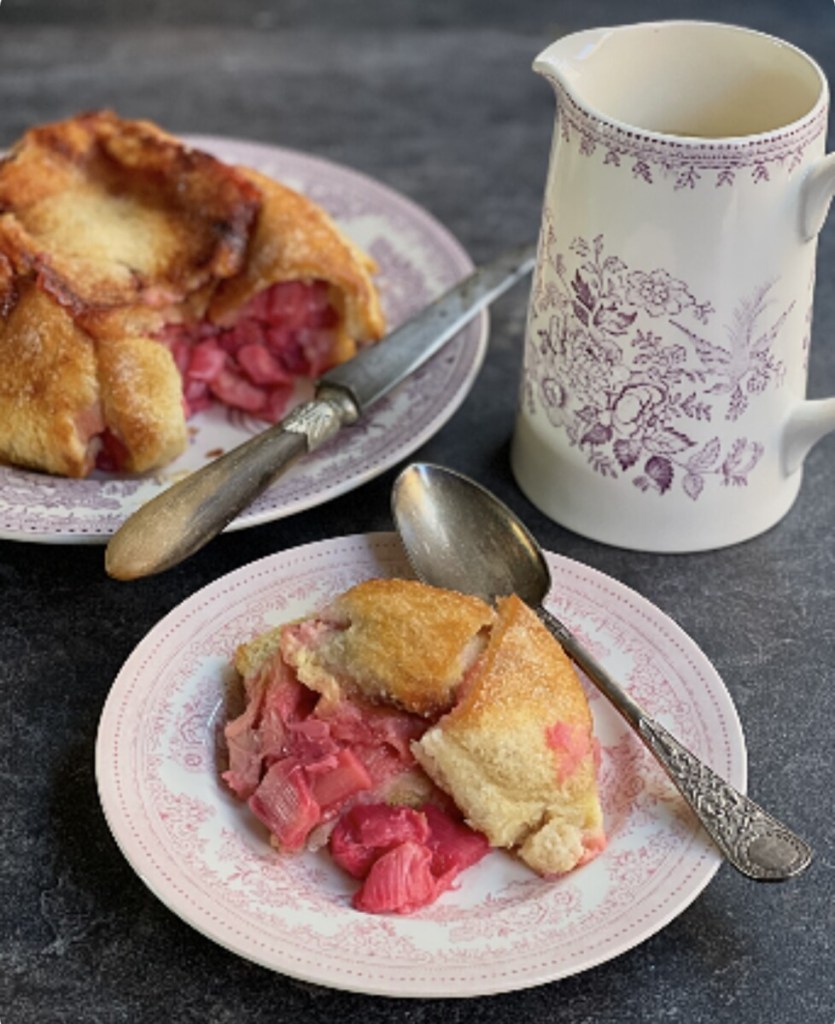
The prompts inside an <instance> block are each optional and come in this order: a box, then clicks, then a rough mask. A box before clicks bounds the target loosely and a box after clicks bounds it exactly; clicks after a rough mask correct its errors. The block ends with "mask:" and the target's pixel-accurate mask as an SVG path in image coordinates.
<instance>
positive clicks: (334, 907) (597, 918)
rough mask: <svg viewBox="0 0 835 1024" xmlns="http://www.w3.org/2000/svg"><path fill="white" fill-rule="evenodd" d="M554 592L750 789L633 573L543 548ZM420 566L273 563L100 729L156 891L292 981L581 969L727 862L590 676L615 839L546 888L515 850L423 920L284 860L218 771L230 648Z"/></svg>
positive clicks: (181, 627)
mask: <svg viewBox="0 0 835 1024" xmlns="http://www.w3.org/2000/svg"><path fill="white" fill-rule="evenodd" d="M548 562H549V565H550V567H551V570H552V573H553V577H554V587H553V590H552V593H551V596H550V598H549V601H548V604H549V606H550V608H551V610H552V611H554V612H555V613H556V614H558V615H559V616H560V617H561V618H562V619H564V620H565V621H566V622H567V623H568V625H569V626H570V627H571V628H572V629H573V630H575V631H576V632H577V633H578V634H579V635H580V636H581V637H582V638H583V639H584V640H585V641H586V642H587V643H588V645H589V646H590V648H591V649H592V650H593V651H594V653H595V654H596V655H597V657H598V658H599V659H600V660H601V661H603V662H604V663H605V664H606V665H608V666H609V667H610V668H611V669H612V670H614V672H615V673H616V674H617V675H618V677H619V678H620V679H622V680H623V681H624V682H625V683H626V684H627V685H628V686H629V687H630V689H631V690H632V692H633V693H634V694H635V695H636V696H637V697H638V698H639V699H640V700H641V701H643V702H644V703H645V704H646V706H647V707H648V708H649V710H650V711H651V712H652V713H654V714H655V715H656V716H657V717H658V718H659V719H660V720H661V721H662V722H663V723H664V724H665V725H666V726H667V727H668V728H669V729H671V730H672V731H673V732H674V733H675V734H676V735H678V736H679V737H680V738H681V739H682V740H683V741H684V742H685V743H686V744H687V745H688V746H689V747H690V748H691V749H692V750H693V751H694V752H695V753H697V754H698V755H699V756H701V757H702V758H703V759H704V760H705V761H706V762H707V763H708V764H710V765H711V766H712V767H713V768H714V769H716V770H717V771H718V772H720V773H721V774H722V775H723V776H724V777H725V778H726V779H727V780H728V781H729V782H731V783H732V784H733V785H735V786H736V787H737V788H738V789H740V790H743V791H744V788H745V782H746V756H745V744H744V740H743V736H742V731H741V729H740V725H739V721H738V719H737V715H736V711H735V709H734V706H733V703H732V701H731V698H730V696H729V695H728V692H727V690H726V689H725V687H724V685H723V684H722V681H721V679H720V678H719V676H718V675H717V673H716V671H715V670H714V669H713V667H712V666H711V664H710V662H709V661H708V660H707V658H706V657H705V656H704V654H702V652H701V651H700V650H699V648H698V647H697V646H696V645H695V643H694V642H693V641H692V640H691V639H690V638H689V637H688V636H687V635H686V634H685V633H683V632H682V630H681V629H680V628H679V627H678V626H676V624H675V623H674V622H672V621H671V620H670V619H669V618H667V616H665V615H664V614H663V613H662V612H660V611H659V610H658V609H657V608H655V607H654V606H653V605H651V604H650V603H649V602H648V601H646V600H645V599H644V598H642V597H640V596H639V595H638V594H636V593H635V592H634V591H632V590H630V589H628V588H627V587H625V586H623V585H622V584H620V583H618V582H616V581H615V580H613V579H610V578H609V577H607V576H605V575H603V574H602V573H600V572H597V571H596V570H593V569H590V568H587V567H585V566H583V565H580V564H579V563H577V562H573V561H571V560H569V559H566V558H562V557H560V556H557V555H548ZM394 575H410V573H409V570H408V567H407V563H406V561H405V558H404V555H403V552H402V548H401V546H400V542H399V540H398V538H397V536H396V534H390V533H379V534H370V535H357V536H349V537H343V538H337V539H333V540H327V541H322V542H319V543H316V544H308V545H306V546H304V547H299V548H295V549H292V550H290V551H285V552H282V553H280V554H276V555H271V556H270V557H268V558H264V559H262V560H260V561H257V562H254V563H252V564H251V565H249V566H246V567H244V568H242V569H238V570H237V571H235V572H233V573H230V574H229V575H227V576H224V577H223V578H221V579H219V580H217V581H215V582H214V583H212V584H210V585H209V586H207V587H205V588H204V589H202V590H200V591H198V592H197V593H196V594H194V595H193V596H192V597H190V598H188V599H187V600H186V601H184V602H183V603H182V604H181V605H180V606H179V607H177V608H176V609H174V610H173V611H172V612H170V613H169V614H168V615H167V616H166V617H165V618H164V619H162V621H161V622H159V623H158V624H157V625H156V626H155V627H154V628H153V629H152V630H151V631H150V633H149V634H148V635H147V636H146V637H145V639H144V640H143V641H142V642H141V643H140V644H139V646H138V647H137V648H136V650H135V651H134V652H133V653H132V654H131V656H130V657H129V658H128V660H127V662H126V663H125V665H124V667H123V668H122V670H121V672H120V673H119V675H118V677H117V678H116V680H115V682H114V684H113V687H112V690H111V692H110V695H109V697H108V699H107V702H106V705H105V708H104V711H103V713H102V717H101V722H100V726H99V733H98V741H97V750H96V772H97V778H98V785H99V793H100V797H101V801H102V806H103V808H104V811H105V815H106V817H107V820H108V823H109V825H110V828H111V830H112V832H113V835H114V836H115V837H116V840H117V842H118V843H119V845H120V847H121V849H122V851H123V853H124V854H125V856H126V857H127V859H128V860H129V862H130V863H131V865H132V866H133V868H134V869H135V870H136V872H137V873H138V875H139V876H140V878H142V880H143V881H144V882H145V883H146V884H147V885H148V886H149V888H150V889H151V890H152V891H153V892H154V893H155V894H156V895H157V896H158V897H159V898H160V899H161V900H162V901H163V902H164V903H166V904H167V906H168V907H169V908H170V909H171V910H173V911H174V912H175V913H177V914H179V915H180V916H181V917H182V918H183V919H184V920H185V921H187V922H188V923H189V924H191V925H192V926H193V927H194V928H196V929H197V930H198V931H200V932H202V933H203V934H204V935H206V936H208V937H209V938H211V939H213V940H214V941H215V942H218V943H220V944H221V945H223V946H226V947H227V948H228V949H230V950H232V951H233V952H235V953H237V954H239V955H240V956H243V957H246V958H248V959H250V960H253V961H255V962H256V963H259V964H262V965H264V966H265V967H268V968H271V969H273V970H276V971H280V972H281V973H283V974H286V975H290V976H292V977H295V978H300V979H304V980H306V981H310V982H317V983H319V984H321V985H327V986H331V987H334V988H340V989H347V990H352V991H361V992H367V993H373V994H382V995H388V996H427V997H429V996H462V997H463V996H474V995H486V994H490V993H497V992H503V991H509V990H514V989H520V988H525V987H528V986H533V985H538V984H541V983H544V982H549V981H553V980H555V979H558V978H563V977H566V976H568V975H572V974H575V973H577V972H579V971H583V970H586V969H588V968H591V967H593V966H595V965H596V964H599V963H602V962H603V961H606V960H609V959H611V958H612V957H615V956H618V955H620V954H622V953H624V952H626V951H627V950H629V949H631V948H632V947H634V946H635V945H637V944H638V943H639V942H642V941H643V940H644V939H646V938H648V937H649V936H651V935H653V934H654V933H655V932H657V931H658V930H659V929H661V928H663V927H664V926H665V925H666V924H667V923H668V922H670V921H671V920H672V919H673V918H674V917H676V916H677V915H678V914H680V913H681V912H682V911H683V910H684V909H685V907H687V906H688V905H689V904H690V903H691V902H692V901H693V900H694V899H695V898H696V897H697V896H698V895H699V893H700V892H701V891H702V889H704V887H705V886H706V885H707V884H708V882H709V881H710V879H711V878H712V877H713V875H714V874H715V872H716V870H717V868H718V867H719V864H720V856H719V854H718V852H717V851H716V850H715V848H714V847H713V846H712V845H711V843H710V841H709V840H708V839H707V838H706V837H705V835H704V834H703V833H702V831H701V830H700V828H699V826H698V825H697V824H696V823H695V820H694V818H693V817H692V816H691V815H690V812H689V811H688V810H687V808H686V807H685V806H684V804H683V802H682V801H681V800H680V798H679V797H678V794H677V793H676V791H675V790H674V789H673V787H672V784H671V783H669V781H668V780H667V778H666V776H665V775H664V774H663V773H662V771H661V770H660V769H659V768H658V766H657V765H656V763H655V762H654V761H653V760H652V759H651V757H650V756H649V754H648V753H647V752H646V751H645V750H644V748H643V747H642V745H641V744H640V742H639V741H638V740H637V739H636V738H635V737H634V735H633V734H632V733H631V732H630V731H629V729H628V727H626V725H625V724H624V723H623V721H622V720H621V719H620V717H619V716H618V715H617V713H616V712H614V711H613V710H612V708H611V707H610V706H609V705H608V704H607V703H606V701H605V699H604V698H602V697H600V696H598V695H597V693H596V692H595V691H593V690H592V689H591V687H589V698H590V701H591V706H592V710H593V713H594V719H595V728H596V734H597V737H598V739H599V741H600V743H601V747H602V762H601V775H600V784H601V795H602V802H603V807H604V814H605V822H606V829H607V833H608V837H609V843H608V846H607V848H606V850H605V851H604V852H603V853H602V854H601V855H600V856H599V857H598V858H597V859H596V860H594V861H592V862H591V863H589V864H587V865H585V866H584V867H582V868H580V869H578V870H576V871H574V872H572V873H571V874H569V875H567V876H565V877H563V878H562V879H560V880H558V881H552V882H546V881H544V880H542V879H540V878H538V877H537V876H535V875H534V874H533V873H532V872H530V871H529V870H528V869H527V868H526V867H525V866H524V865H522V864H521V863H520V862H517V861H515V860H514V859H513V858H512V857H511V856H509V855H508V854H506V853H504V852H500V851H494V852H492V853H490V854H489V855H488V856H487V857H486V858H485V859H484V860H483V861H482V862H480V863H479V864H478V865H476V866H475V867H473V868H470V869H469V870H468V871H467V872H465V873H464V874H463V875H462V876H461V879H460V885H459V887H458V888H457V889H456V890H454V891H450V892H447V893H445V894H444V895H443V896H441V898H440V899H439V900H438V901H437V902H436V903H435V904H434V905H433V906H431V907H427V908H425V909H423V910H421V911H419V912H417V913H415V914H414V915H412V916H408V917H398V916H394V915H392V916H376V915H368V914H363V913H360V912H358V911H356V910H354V909H352V907H351V905H350V897H351V893H352V891H353V888H354V886H355V884H356V883H354V882H353V881H352V880H351V879H349V878H348V877H347V876H346V875H343V874H342V873H341V872H340V871H339V870H338V869H337V868H335V867H334V865H333V864H332V863H331V861H330V859H329V856H328V854H327V852H325V851H320V852H317V853H305V854H302V855H296V856H282V855H280V854H278V853H276V851H275V850H274V849H273V848H272V847H271V846H270V845H269V843H268V841H267V835H266V832H265V830H264V829H263V828H262V827H261V826H260V824H259V823H258V822H256V821H255V820H254V818H253V817H252V815H251V814H250V812H249V811H248V809H247V808H246V806H245V805H243V804H241V803H240V802H238V801H237V800H235V799H234V798H233V797H232V796H231V794H230V793H229V792H228V791H227V790H226V788H225V786H224V784H223V783H222V781H221V779H220V777H219V771H220V765H221V762H222V754H221V748H220V743H219V735H220V729H221V727H222V724H223V722H224V718H225V708H226V700H227V689H228V686H229V683H230V680H231V676H232V673H231V671H230V667H229V663H230V658H231V656H232V653H233V651H234V649H235V647H236V645H237V644H239V643H241V642H243V641H245V640H247V639H249V638H251V637H252V636H253V635H254V634H256V633H258V632H260V631H262V630H264V629H266V628H269V627H270V626H272V625H276V624H278V623H280V622H282V621H287V620H290V619H294V618H296V617H298V616H301V615H303V614H305V613H309V612H311V611H312V610H314V609H315V608H317V607H318V606H320V605H321V604H322V603H323V602H325V601H327V600H328V598H330V597H331V596H332V595H334V594H336V593H337V592H339V591H341V590H343V589H345V588H347V587H348V586H350V585H351V584H353V583H356V582H358V581H359V580H361V579H365V578H368V577H371V576H394Z"/></svg>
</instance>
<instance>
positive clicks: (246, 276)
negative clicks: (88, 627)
mask: <svg viewBox="0 0 835 1024" xmlns="http://www.w3.org/2000/svg"><path fill="white" fill-rule="evenodd" d="M371 267H372V265H371V263H370V261H369V260H368V258H367V257H366V256H365V255H364V254H362V253H360V252H359V250H357V249H356V247H355V246H354V245H353V244H352V243H351V242H350V241H349V240H347V239H346V238H345V237H344V236H343V235H342V233H341V232H340V231H339V229H338V227H337V226H336V225H335V224H334V223H333V221H332V220H331V219H330V218H329V217H328V216H327V215H326V214H325V213H324V212H323V211H321V210H320V209H319V208H318V207H317V206H316V205H315V204H313V203H312V202H311V201H310V200H308V199H306V198H305V197H303V196H300V195H298V194H297V193H294V192H292V191H291V190H289V189H286V188H284V187H283V186H279V185H277V184H276V183H274V182H272V181H270V180H269V179H267V178H265V177H263V176H262V175H259V174H257V173H256V172H254V171H249V170H247V169H245V168H235V167H231V166H228V165H226V164H223V163H222V162H221V161H219V160H217V159H215V158H214V157H213V156H211V155H209V154H208V153H202V152H199V151H197V150H194V149H191V148H189V147H187V146H185V145H183V144H182V143H181V142H180V141H179V140H178V139H176V138H175V137H174V136H172V135H170V134H168V133H167V132H165V131H163V130H162V129H160V128H158V127H157V126H156V125H154V124H152V123H151V122H148V121H141V120H138V121H128V120H123V119H120V118H118V117H117V116H116V115H115V114H113V113H111V112H109V111H100V112H95V113H89V114H82V115H79V116H78V117H74V118H71V119H69V120H66V121H61V122H56V123H54V124H47V125H42V126H39V127H36V128H33V129H31V130H30V131H28V132H26V133H25V135H24V136H23V137H22V139H21V140H20V141H19V142H18V143H17V145H15V146H14V147H13V148H12V150H11V152H10V153H9V155H8V156H7V157H6V158H5V159H4V160H2V161H0V359H2V366H3V374H2V383H0V460H4V461H8V462H12V463H16V464H20V465H24V466H28V467H31V468H35V469H42V470H45V471H47V472H51V473H58V474H62V475H67V476H84V475H86V474H87V473H88V472H89V471H90V469H91V468H92V465H93V463H94V461H95V457H96V452H97V449H98V446H99V435H101V434H102V433H103V432H104V431H105V430H106V431H107V432H108V433H109V434H111V435H112V436H113V438H114V439H115V442H116V443H117V445H118V448H119V449H120V450H121V451H122V452H123V453H124V461H123V464H122V466H121V467H120V468H123V469H128V470H132V471H137V472H141V471H144V470H147V469H152V468H155V467H158V466H161V465H164V464H165V463H167V462H169V461H170V460H171V459H173V458H174V457H176V456H177V455H178V454H179V453H180V452H181V451H182V450H183V449H184V448H185V445H186V428H185V413H184V409H183V402H182V384H183V381H182V378H181V373H180V370H179V369H178V367H177V365H175V362H174V360H173V359H172V358H171V356H170V355H169V353H168V352H167V351H165V350H164V349H163V348H162V346H161V345H160V343H159V341H158V340H157V335H158V333H159V332H160V331H162V329H163V328H164V326H165V325H166V324H170V323H180V324H195V325H197V324H199V323H201V322H203V321H205V320H207V319H209V320H211V319H212V318H217V319H218V320H220V319H223V320H224V321H228V320H230V319H234V316H235V313H236V311H237V309H238V307H239V306H240V305H241V304H242V303H244V302H245V301H246V300H247V299H249V298H251V297H252V295H254V294H255V293H257V292H258V291H261V290H263V289H266V288H268V287H269V286H271V285H272V284H274V283H276V282H286V281H295V280H299V281H304V282H312V281H317V282H326V283H327V284H328V286H329V287H330V289H331V293H332V297H333V304H334V308H335V309H336V310H337V311H338V314H339V323H338V324H337V325H336V327H335V329H334V330H333V338H332V341H331V351H330V352H329V353H328V354H327V355H326V356H325V357H323V361H324V362H326V363H328V364H330V365H333V364H334V363H337V362H341V361H343V360H344V359H346V358H350V356H351V355H353V354H354V352H355V351H356V348H357V346H358V345H359V344H367V343H371V342H373V341H376V340H378V339H379V338H380V337H381V336H382V334H383V331H384V323H383V318H382V314H381V312H380V307H379V301H378V298H377V293H376V290H375V288H374V285H373V283H372V280H371V277H370V270H371Z"/></svg>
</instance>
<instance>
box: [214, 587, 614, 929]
mask: <svg viewBox="0 0 835 1024" xmlns="http://www.w3.org/2000/svg"><path fill="white" fill-rule="evenodd" d="M235 667H236V669H237V672H238V674H239V676H240V679H241V681H242V684H243V690H244V703H245V707H244V709H243V711H242V712H241V713H240V714H238V715H237V716H236V717H234V718H233V719H232V720H231V721H230V722H229V723H228V725H227V726H226V729H225V738H226V744H227V752H228V758H229V763H228V768H227V769H226V771H225V772H224V773H223V778H224V780H225V782H226V784H227V785H228V786H229V787H230V789H231V790H232V791H233V792H234V793H235V794H236V795H237V796H238V797H239V798H240V799H242V800H244V801H246V803H247V804H248V807H249V809H250V810H251V811H252V812H253V813H254V815H255V816H256V817H257V818H258V819H260V821H261V822H262V824H263V825H264V826H265V828H266V829H267V831H268V833H269V835H270V839H271V842H272V843H273V844H274V845H275V846H276V847H277V849H279V850H280V851H281V852H282V853H285V854H288V855H291V854H294V853H298V852H299V851H301V850H305V849H319V848H321V847H324V846H326V845H327V847H328V849H329V850H330V853H331V855H332V856H333V858H334V860H335V861H336V862H337V864H339V865H340V866H341V867H342V868H344V869H345V870H346V871H347V872H348V873H349V874H351V875H353V876H354V877H355V878H357V879H358V880H359V881H360V883H361V885H360V887H359V888H358V889H357V890H356V892H355V894H354V897H353V902H354V905H355V906H356V907H357V908H358V909H361V910H365V911H372V912H396V913H409V912H411V911H413V910H416V909H418V908H419V907H421V906H425V905H427V904H428V903H431V902H433V901H434V900H435V899H436V898H437V897H438V896H439V895H440V894H441V893H442V892H444V891H445V890H446V889H448V888H450V887H451V886H453V884H455V882H456V879H457V877H458V875H459V874H460V873H461V872H462V871H463V870H465V869H466V868H467V867H470V866H471V865H473V864H475V863H476V862H477V861H479V860H480V859H481V858H482V857H484V855H485V854H486V853H487V852H488V851H489V850H490V849H491V848H499V849H504V850H508V851H511V852H512V853H513V854H514V855H516V856H518V857H520V858H521V859H522V860H523V861H524V862H525V863H527V864H528V865H529V866H530V867H531V868H532V869H533V870H534V871H536V872H537V873H538V874H540V875H542V876H544V877H552V876H557V875H561V874H564V873H566V872H568V871H570V870H572V869H573V868H575V867H577V866H579V865H582V864H584V863H586V862H587V861H589V860H591V859H592V858H593V857H594V856H595V855H596V854H597V853H599V852H600V850H602V849H603V847H604V845H605V837H604V832H603V817H602V812H601V809H600V802H599V798H598V791H597V780H596V768H597V758H596V744H595V740H594V737H593V734H592V718H591V714H590V711H589V707H588V703H587V701H586V698H585V694H584V691H583V688H582V686H581V684H580V681H579V679H578V678H577V675H576V673H575V672H574V669H573V666H572V665H571V663H570V661H569V660H568V658H567V656H566V655H565V653H564V652H563V650H562V648H561V647H560V645H559V644H558V643H557V642H556V641H555V640H554V639H553V637H551V635H550V634H549V633H548V632H547V630H546V629H545V627H544V626H543V625H542V624H541V623H540V622H539V620H538V619H537V618H536V616H535V615H534V614H533V612H531V611H530V609H528V608H527V607H526V606H525V605H524V604H523V603H522V602H521V601H520V600H519V599H518V598H516V597H511V598H508V599H505V600H503V601H501V602H499V605H498V608H497V609H496V610H495V611H494V610H493V609H492V608H490V607H489V606H488V605H486V604H485V603H484V602H482V601H481V600H479V599H478V598H475V597H470V596H466V595H463V594H458V593H455V592H452V591H447V590H441V589H439V588H435V587H430V586H426V585H424V584H422V583H418V582H416V581H413V580H398V579H379V580H368V581H366V582H364V583H360V584H358V585H357V586H355V587H352V588H351V589H350V590H348V591H346V592H345V593H343V594H340V595H339V596H337V597H336V598H335V599H334V600H333V601H331V602H330V603H329V604H328V605H327V606H326V607H325V608H323V609H321V610H320V611H319V612H317V613H316V614H314V615H312V616H309V617H307V618H305V619H302V620H301V621H298V622H292V623H288V624H286V625H284V626H279V627H277V628H275V629H273V630H271V631H270V632H268V633H265V634H262V635H260V636H257V637H255V638H253V639H252V640H251V641H250V642H248V643H246V644H244V645H242V646H241V647H240V648H239V649H238V652H237V654H236V658H235Z"/></svg>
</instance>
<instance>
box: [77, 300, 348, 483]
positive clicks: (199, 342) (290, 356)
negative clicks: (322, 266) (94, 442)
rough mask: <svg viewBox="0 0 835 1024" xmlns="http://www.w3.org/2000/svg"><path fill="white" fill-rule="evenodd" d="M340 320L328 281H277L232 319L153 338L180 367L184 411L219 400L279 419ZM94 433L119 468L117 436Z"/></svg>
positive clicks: (103, 465)
mask: <svg viewBox="0 0 835 1024" xmlns="http://www.w3.org/2000/svg"><path fill="white" fill-rule="evenodd" d="M339 323H340V314H339V311H338V309H337V307H336V305H335V303H334V296H333V293H332V289H331V286H330V285H329V284H328V283H327V282H326V281H281V282H278V283H277V284H274V285H272V286H271V287H269V288H266V289H265V290H263V291H261V292H259V293H257V294H256V295H254V296H253V297H252V298H251V299H250V300H249V301H248V302H247V303H246V304H245V305H244V306H242V307H241V309H240V310H239V311H238V314H237V316H236V318H235V321H234V323H232V324H230V325H225V326H222V325H219V324H214V323H211V322H210V321H208V320H203V321H200V322H198V323H169V324H166V325H165V326H164V327H163V329H162V330H161V331H160V333H159V334H158V336H157V338H158V340H159V341H160V342H161V343H162V344H163V345H165V347H166V348H167V349H168V350H169V351H170V352H171V355H172V356H173V359H174V363H175V364H176V366H177V369H178V370H179V373H180V377H181V379H182V388H183V409H184V412H185V415H186V418H187V419H188V418H189V417H191V416H193V415H194V414H195V413H197V412H200V411H201V410H203V409H207V408H208V407H209V406H211V405H212V404H213V403H215V402H219V403H221V404H222V405H225V406H228V407H229V408H231V409H237V410H240V411H241V412H244V413H247V414H248V415H250V416H254V417H256V418H257V419H261V420H264V421H265V422H267V423H276V422H277V421H278V420H280V419H281V418H282V416H284V414H285V412H286V411H287V406H288V403H289V401H290V399H291V398H292V396H293V390H294V382H295V380H296V379H297V378H299V377H307V378H315V377H318V376H319V375H320V374H321V373H323V372H324V371H325V370H326V369H328V368H329V367H330V366H331V365H332V363H333V353H334V351H335V349H336V341H337V329H338V326H339ZM99 440H100V444H99V451H98V454H97V457H96V466H97V468H98V469H103V470H109V471H114V470H120V469H123V468H124V465H125V448H124V445H123V444H122V442H121V441H120V440H119V438H118V437H117V436H116V435H115V434H114V433H113V432H112V431H110V430H105V431H104V432H103V433H102V434H101V435H100V439H99Z"/></svg>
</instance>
